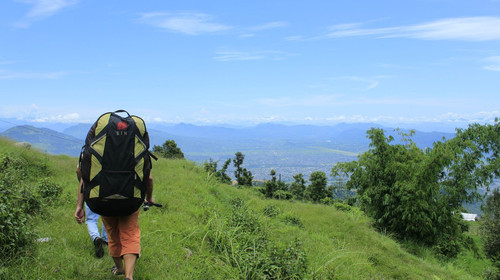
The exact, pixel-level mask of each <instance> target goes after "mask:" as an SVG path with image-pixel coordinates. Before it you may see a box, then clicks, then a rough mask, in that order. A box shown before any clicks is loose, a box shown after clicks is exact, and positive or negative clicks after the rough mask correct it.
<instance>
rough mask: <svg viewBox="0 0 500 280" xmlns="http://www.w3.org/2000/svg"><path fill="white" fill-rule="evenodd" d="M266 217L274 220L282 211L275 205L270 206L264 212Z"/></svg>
mask: <svg viewBox="0 0 500 280" xmlns="http://www.w3.org/2000/svg"><path fill="white" fill-rule="evenodd" d="M262 212H263V213H264V215H266V216H268V217H269V218H273V217H276V216H278V215H279V214H280V213H281V210H280V209H279V208H278V207H277V206H276V205H274V204H269V205H267V206H266V207H264V209H263V210H262Z"/></svg>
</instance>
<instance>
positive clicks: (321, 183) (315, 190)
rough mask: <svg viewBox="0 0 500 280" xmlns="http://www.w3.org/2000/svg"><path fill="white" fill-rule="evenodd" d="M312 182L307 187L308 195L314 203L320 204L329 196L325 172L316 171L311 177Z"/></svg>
mask: <svg viewBox="0 0 500 280" xmlns="http://www.w3.org/2000/svg"><path fill="white" fill-rule="evenodd" d="M309 181H310V182H311V183H310V184H309V186H308V187H307V194H308V196H309V198H310V199H311V200H312V201H314V202H319V201H321V200H322V199H324V198H325V197H327V196H328V192H327V189H326V184H327V180H326V174H325V172H323V171H315V172H313V173H311V175H310V176H309Z"/></svg>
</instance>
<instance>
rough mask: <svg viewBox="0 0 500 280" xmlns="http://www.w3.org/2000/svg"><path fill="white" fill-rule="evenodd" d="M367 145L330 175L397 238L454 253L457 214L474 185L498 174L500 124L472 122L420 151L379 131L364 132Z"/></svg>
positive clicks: (459, 225)
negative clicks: (341, 181) (343, 179)
mask: <svg viewBox="0 0 500 280" xmlns="http://www.w3.org/2000/svg"><path fill="white" fill-rule="evenodd" d="M367 134H368V138H370V139H371V143H370V149H369V150H368V151H367V152H365V153H363V154H362V155H360V156H359V157H358V160H357V161H352V162H345V163H338V164H336V165H335V166H334V167H333V169H332V175H333V176H337V177H339V176H340V177H348V178H349V180H348V181H347V183H346V187H347V188H348V189H349V190H356V191H357V198H358V201H359V202H360V204H361V206H362V208H363V210H364V211H365V212H366V213H367V214H368V215H369V216H371V217H373V218H374V220H375V225H376V226H377V227H378V228H380V229H384V230H388V231H390V232H392V233H393V234H395V235H396V236H397V237H399V238H401V239H405V240H413V241H417V242H421V243H425V244H428V245H434V246H435V247H436V248H437V249H438V250H439V251H440V252H441V253H443V254H444V255H448V256H455V255H456V254H457V253H458V250H459V247H460V244H461V243H463V242H465V241H466V238H465V236H464V235H463V232H464V231H465V230H466V226H465V225H464V223H463V221H462V220H461V219H460V217H459V215H454V213H457V214H458V213H459V212H460V208H461V206H462V203H463V202H469V203H471V202H474V201H477V200H479V199H481V195H480V194H479V192H478V187H480V186H486V187H487V186H489V184H491V182H492V180H493V179H494V178H495V177H498V175H499V160H498V152H499V147H500V143H499V142H500V122H499V121H498V119H497V120H496V121H495V124H494V125H483V126H481V125H476V124H475V125H470V126H469V128H468V129H466V130H460V129H458V130H457V134H456V136H455V137H454V138H453V139H450V140H448V141H444V140H443V142H440V141H438V142H436V143H434V145H433V148H432V149H430V148H428V149H425V150H422V149H420V148H418V147H417V146H416V144H415V143H414V142H413V141H412V140H411V138H410V137H411V136H412V134H413V132H411V133H410V134H409V135H407V134H404V133H400V135H401V136H402V137H403V144H391V142H392V141H394V138H393V137H392V136H389V137H385V135H384V131H383V130H382V129H376V128H373V129H371V130H369V131H368V132H367Z"/></svg>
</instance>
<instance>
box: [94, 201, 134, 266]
mask: <svg viewBox="0 0 500 280" xmlns="http://www.w3.org/2000/svg"><path fill="white" fill-rule="evenodd" d="M102 220H103V222H104V227H105V228H106V232H107V233H108V249H109V254H110V255H111V256H112V257H114V258H119V257H121V256H123V255H126V254H136V255H138V256H139V255H140V253H141V230H140V229H139V210H137V211H136V212H134V213H132V214H130V215H129V216H122V217H104V216H102Z"/></svg>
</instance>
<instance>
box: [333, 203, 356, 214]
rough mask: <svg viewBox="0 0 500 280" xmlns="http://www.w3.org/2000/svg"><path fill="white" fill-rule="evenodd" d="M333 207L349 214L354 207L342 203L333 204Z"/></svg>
mask: <svg viewBox="0 0 500 280" xmlns="http://www.w3.org/2000/svg"><path fill="white" fill-rule="evenodd" d="M333 207H335V209H337V210H339V211H344V212H348V211H351V210H352V206H351V205H349V204H345V203H341V202H335V203H333Z"/></svg>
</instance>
